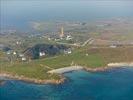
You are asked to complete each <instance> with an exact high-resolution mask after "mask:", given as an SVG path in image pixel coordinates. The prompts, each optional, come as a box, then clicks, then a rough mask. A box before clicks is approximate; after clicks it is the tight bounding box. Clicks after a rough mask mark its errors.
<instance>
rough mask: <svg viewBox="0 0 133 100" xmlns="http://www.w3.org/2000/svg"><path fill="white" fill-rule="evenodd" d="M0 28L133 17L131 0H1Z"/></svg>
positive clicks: (23, 27)
mask: <svg viewBox="0 0 133 100" xmlns="http://www.w3.org/2000/svg"><path fill="white" fill-rule="evenodd" d="M0 17H1V18H0V23H1V24H0V27H1V29H6V28H11V29H12V28H20V29H25V28H27V27H28V28H29V27H30V22H32V21H41V22H42V21H85V22H86V21H88V22H89V21H93V20H100V19H109V18H133V1H132V0H0Z"/></svg>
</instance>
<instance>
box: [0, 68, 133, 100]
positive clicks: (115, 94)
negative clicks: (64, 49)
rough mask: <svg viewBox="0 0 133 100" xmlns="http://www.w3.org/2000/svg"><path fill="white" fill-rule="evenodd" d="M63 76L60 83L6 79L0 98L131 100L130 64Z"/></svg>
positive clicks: (132, 96) (132, 93) (131, 75)
mask: <svg viewBox="0 0 133 100" xmlns="http://www.w3.org/2000/svg"><path fill="white" fill-rule="evenodd" d="M64 76H65V77H67V80H66V82H65V83H63V84H59V85H54V84H44V85H38V84H32V83H26V82H22V81H17V80H10V79H9V80H7V81H5V83H4V84H3V85H1V86H0V100H133V68H129V67H125V68H117V69H111V70H107V71H104V72H86V71H83V70H80V71H74V72H70V73H65V74H64Z"/></svg>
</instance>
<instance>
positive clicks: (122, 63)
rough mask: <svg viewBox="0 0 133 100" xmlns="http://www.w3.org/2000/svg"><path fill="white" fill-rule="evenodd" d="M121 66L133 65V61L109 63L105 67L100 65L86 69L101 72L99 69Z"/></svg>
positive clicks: (86, 68)
mask: <svg viewBox="0 0 133 100" xmlns="http://www.w3.org/2000/svg"><path fill="white" fill-rule="evenodd" d="M121 67H133V62H120V63H109V64H107V66H105V67H98V68H88V67H84V69H85V70H86V71H90V72H99V71H106V70H109V69H112V68H121Z"/></svg>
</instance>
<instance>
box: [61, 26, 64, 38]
mask: <svg viewBox="0 0 133 100" xmlns="http://www.w3.org/2000/svg"><path fill="white" fill-rule="evenodd" d="M63 36H64V28H63V27H61V32H60V38H63Z"/></svg>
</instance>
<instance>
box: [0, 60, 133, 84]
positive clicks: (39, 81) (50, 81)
mask: <svg viewBox="0 0 133 100" xmlns="http://www.w3.org/2000/svg"><path fill="white" fill-rule="evenodd" d="M73 67H75V66H70V67H68V68H69V72H71V71H76V70H82V69H83V70H85V71H90V72H98V71H106V70H109V69H112V68H121V67H133V62H128V63H123V62H122V63H109V64H107V66H106V67H98V68H89V67H83V66H78V67H79V68H77V69H76V70H75V69H73ZM70 68H72V70H70ZM62 69H63V68H61V70H62ZM64 69H65V70H67V71H68V69H67V68H66V67H65V68H64ZM59 70H60V69H57V73H58V74H59V75H61V79H59V80H55V79H44V80H42V79H36V78H28V77H25V76H23V75H20V76H19V75H14V74H11V73H7V72H1V73H0V77H4V78H10V79H15V80H20V81H25V82H29V83H35V84H62V83H64V82H65V80H66V78H65V77H64V76H63V75H62V74H63V73H65V71H64V70H63V73H59V72H58V71H59ZM50 72H53V73H56V70H51V71H50ZM48 73H49V72H48Z"/></svg>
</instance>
